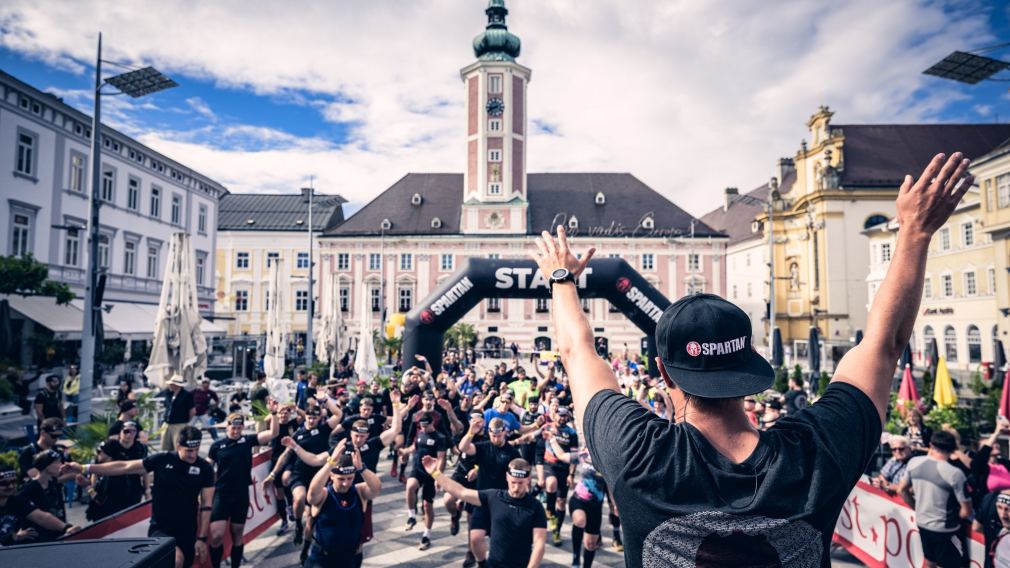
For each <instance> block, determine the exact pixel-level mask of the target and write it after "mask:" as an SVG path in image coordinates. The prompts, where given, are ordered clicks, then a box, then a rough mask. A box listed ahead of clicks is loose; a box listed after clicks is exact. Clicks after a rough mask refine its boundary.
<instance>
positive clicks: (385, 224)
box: [380, 219, 393, 231]
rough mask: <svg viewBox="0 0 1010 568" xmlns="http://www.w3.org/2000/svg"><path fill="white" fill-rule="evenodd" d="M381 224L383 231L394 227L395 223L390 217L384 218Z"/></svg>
mask: <svg viewBox="0 0 1010 568" xmlns="http://www.w3.org/2000/svg"><path fill="white" fill-rule="evenodd" d="M380 226H381V227H382V230H383V231H388V230H390V229H392V228H393V223H392V222H391V221H390V220H389V219H383V220H382V224H381V225H380Z"/></svg>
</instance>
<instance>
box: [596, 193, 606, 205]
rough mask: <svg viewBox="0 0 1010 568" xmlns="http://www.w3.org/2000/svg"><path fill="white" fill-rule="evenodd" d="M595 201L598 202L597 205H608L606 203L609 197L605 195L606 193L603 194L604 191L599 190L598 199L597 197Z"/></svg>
mask: <svg viewBox="0 0 1010 568" xmlns="http://www.w3.org/2000/svg"><path fill="white" fill-rule="evenodd" d="M595 201H596V204H597V205H606V203H607V198H606V196H604V195H603V192H602V191H600V192H598V193H597V194H596V199H595Z"/></svg>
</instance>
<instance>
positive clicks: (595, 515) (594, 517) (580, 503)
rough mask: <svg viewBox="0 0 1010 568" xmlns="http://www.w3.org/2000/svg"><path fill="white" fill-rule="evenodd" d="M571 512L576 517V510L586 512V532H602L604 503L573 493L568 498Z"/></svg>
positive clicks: (596, 533)
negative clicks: (581, 497) (587, 499)
mask: <svg viewBox="0 0 1010 568" xmlns="http://www.w3.org/2000/svg"><path fill="white" fill-rule="evenodd" d="M568 508H569V509H570V514H571V515H572V517H573V518H574V516H575V511H582V512H584V513H585V514H586V527H585V531H586V534H595V535H598V534H600V526H601V525H602V524H603V503H602V502H599V501H586V500H584V499H580V498H579V497H578V496H577V495H572V498H571V499H569V500H568Z"/></svg>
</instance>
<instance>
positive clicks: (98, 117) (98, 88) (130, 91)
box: [77, 32, 178, 424]
mask: <svg viewBox="0 0 1010 568" xmlns="http://www.w3.org/2000/svg"><path fill="white" fill-rule="evenodd" d="M102 62H103V61H102V34H101V32H99V34H98V56H97V57H96V58H95V92H94V95H95V103H94V114H93V116H92V117H91V187H89V188H88V203H89V214H88V226H87V230H88V266H87V278H86V280H85V281H84V325H83V326H82V330H81V364H80V372H81V390H80V393H79V396H78V399H79V402H78V406H77V421H78V422H79V423H85V424H86V423H88V422H90V421H91V388H92V385H93V384H94V381H95V341H96V337H97V333H96V331H97V330H96V325H97V322H98V319H99V318H98V317H97V314H96V311H97V310H99V309H101V306H100V305H96V304H98V303H99V302H97V300H98V298H97V297H96V296H97V294H98V293H99V287H100V286H99V274H98V272H99V267H98V227H99V214H100V211H101V207H102V201H101V199H100V197H101V191H100V188H101V183H102V140H101V138H102V95H103V94H127V95H129V96H131V97H142V96H144V95H149V94H151V93H155V92H158V91H162V90H164V89H169V88H172V87H177V86H178V83H176V82H175V81H173V80H171V79H169V78H168V77H166V76H165V75H163V74H161V72H159V71H158V70H157V69H155V68H153V67H144V68H142V69H136V70H134V71H130V72H127V73H123V74H121V75H116V76H114V77H109V78H108V79H105V80H103V79H102ZM106 83H108V84H110V85H112V86H113V87H115V88H116V89H119V93H102V87H104V86H105V84H106Z"/></svg>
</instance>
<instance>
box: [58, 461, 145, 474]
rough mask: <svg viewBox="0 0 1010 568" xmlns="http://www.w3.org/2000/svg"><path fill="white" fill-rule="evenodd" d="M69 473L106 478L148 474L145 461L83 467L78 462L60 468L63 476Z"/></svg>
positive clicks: (116, 462)
mask: <svg viewBox="0 0 1010 568" xmlns="http://www.w3.org/2000/svg"><path fill="white" fill-rule="evenodd" d="M67 473H81V474H84V475H92V474H94V475H104V476H106V477H115V476H118V475H138V474H142V473H147V470H146V469H144V460H128V461H114V462H106V463H93V464H89V465H83V466H82V465H81V464H79V463H76V462H70V463H65V464H63V466H62V467H60V474H61V475H63V474H67Z"/></svg>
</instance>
